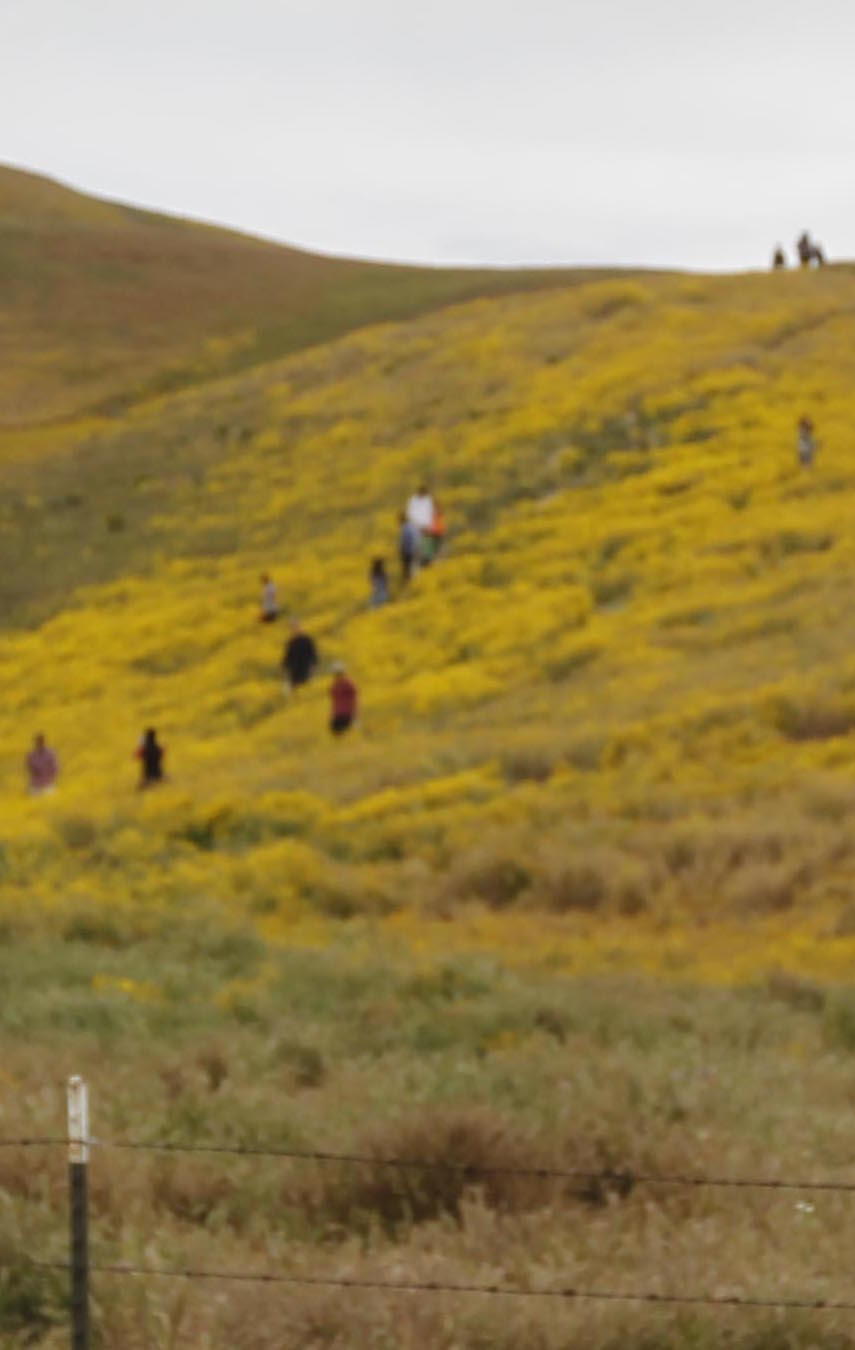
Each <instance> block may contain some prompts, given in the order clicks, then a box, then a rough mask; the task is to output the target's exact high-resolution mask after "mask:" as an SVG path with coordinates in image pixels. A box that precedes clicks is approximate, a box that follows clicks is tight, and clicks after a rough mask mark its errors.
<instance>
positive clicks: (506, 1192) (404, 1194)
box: [305, 1107, 544, 1233]
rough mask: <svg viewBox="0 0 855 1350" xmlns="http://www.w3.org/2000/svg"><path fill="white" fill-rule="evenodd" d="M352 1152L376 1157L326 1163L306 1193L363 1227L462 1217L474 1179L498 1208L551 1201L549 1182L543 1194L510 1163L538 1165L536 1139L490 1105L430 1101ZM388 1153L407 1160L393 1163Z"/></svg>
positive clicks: (325, 1213)
mask: <svg viewBox="0 0 855 1350" xmlns="http://www.w3.org/2000/svg"><path fill="white" fill-rule="evenodd" d="M349 1151H350V1150H349ZM352 1152H354V1153H355V1154H357V1155H358V1156H360V1157H361V1156H365V1157H368V1158H371V1159H375V1160H376V1161H375V1162H372V1163H369V1164H367V1165H366V1166H364V1167H361V1168H348V1169H346V1170H344V1171H342V1172H341V1174H335V1173H333V1174H332V1175H331V1174H330V1172H329V1171H327V1170H326V1169H325V1175H324V1177H323V1178H322V1179H321V1180H320V1181H319V1182H318V1184H317V1189H315V1190H314V1191H313V1192H312V1193H310V1195H309V1196H308V1197H305V1198H306V1199H308V1201H309V1203H310V1204H311V1205H312V1207H313V1208H314V1210H315V1213H316V1214H317V1215H318V1217H323V1218H325V1219H326V1220H327V1221H328V1222H333V1223H335V1224H337V1225H344V1226H345V1227H349V1228H357V1229H360V1228H363V1227H365V1226H366V1225H370V1223H371V1222H372V1221H373V1222H379V1223H380V1225H381V1226H382V1227H383V1228H384V1229H385V1230H386V1231H387V1232H389V1233H394V1232H395V1230H396V1229H398V1228H399V1227H400V1226H401V1225H402V1224H419V1223H425V1222H426V1221H428V1220H431V1219H436V1218H438V1217H439V1216H440V1215H443V1214H446V1215H448V1216H450V1217H451V1218H452V1219H454V1220H455V1221H456V1222H458V1223H459V1222H460V1221H461V1203H462V1201H463V1197H464V1195H465V1194H466V1192H467V1190H470V1189H471V1188H473V1187H477V1188H478V1190H479V1191H480V1192H481V1193H482V1194H483V1197H484V1200H485V1203H486V1204H487V1205H488V1207H489V1208H491V1209H498V1210H505V1211H509V1212H514V1211H519V1210H521V1209H530V1208H532V1207H536V1206H537V1205H538V1204H539V1203H543V1197H544V1189H543V1188H541V1189H540V1192H539V1197H538V1190H537V1187H536V1186H534V1187H533V1186H532V1180H533V1179H532V1178H525V1177H518V1176H512V1175H508V1174H507V1172H506V1171H505V1170H504V1169H509V1168H510V1169H513V1168H524V1167H526V1166H528V1165H530V1144H529V1143H528V1141H527V1140H526V1139H525V1138H524V1137H523V1136H522V1135H521V1134H520V1133H519V1131H518V1130H517V1129H514V1128H513V1127H511V1126H510V1125H509V1124H508V1123H507V1122H505V1121H504V1120H503V1119H501V1118H500V1117H498V1116H496V1115H494V1114H492V1113H491V1112H489V1111H487V1110H484V1109H480V1108H469V1109H467V1108H450V1107H449V1108H444V1109H443V1108H432V1109H425V1110H423V1111H422V1113H420V1114H419V1115H413V1116H410V1117H406V1118H403V1119H399V1120H392V1121H390V1122H388V1123H387V1124H386V1125H385V1126H383V1127H381V1128H380V1129H376V1130H374V1131H372V1132H371V1133H369V1134H367V1135H365V1136H364V1137H363V1138H361V1139H360V1140H358V1141H357V1142H356V1144H355V1145H354V1146H353V1149H352ZM384 1159H387V1160H389V1159H393V1160H395V1161H396V1162H397V1163H400V1164H401V1165H400V1166H398V1165H396V1166H386V1165H384V1164H383V1160H384ZM425 1164H427V1165H425ZM491 1169H495V1170H491Z"/></svg>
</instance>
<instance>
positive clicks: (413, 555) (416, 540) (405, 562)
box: [398, 511, 422, 583]
mask: <svg viewBox="0 0 855 1350" xmlns="http://www.w3.org/2000/svg"><path fill="white" fill-rule="evenodd" d="M421 546H422V537H421V534H420V533H419V531H418V529H417V528H416V526H415V525H414V524H413V522H412V521H411V520H410V519H409V517H408V516H407V513H406V511H402V512H401V529H400V533H399V535H398V547H399V549H400V553H401V579H402V581H404V582H405V583H406V582H408V581H409V580H410V578H411V577H412V576H413V575H414V573H415V572H416V569H417V568H418V563H419V554H420V553H421Z"/></svg>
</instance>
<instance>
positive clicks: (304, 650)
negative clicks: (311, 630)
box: [282, 619, 318, 689]
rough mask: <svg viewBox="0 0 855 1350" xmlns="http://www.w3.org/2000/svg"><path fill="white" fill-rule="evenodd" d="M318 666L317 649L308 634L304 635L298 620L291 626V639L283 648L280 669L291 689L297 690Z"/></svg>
mask: <svg viewBox="0 0 855 1350" xmlns="http://www.w3.org/2000/svg"><path fill="white" fill-rule="evenodd" d="M317 664H318V649H317V647H316V646H315V644H314V642H313V641H312V639H311V638H310V637H309V635H308V633H304V632H303V629H302V627H301V626H300V621H299V619H294V621H293V622H292V624H291V637H290V638H289V639H288V642H287V644H286V646H285V654H284V655H283V657H282V668H283V670H284V671H285V676H286V679H287V681H288V683H289V684H290V686H291V688H292V689H298V688H299V687H300V685H301V684H305V683H306V682H307V681H308V680H310V679H311V677H312V675H313V674H314V672H315V669H316V667H317Z"/></svg>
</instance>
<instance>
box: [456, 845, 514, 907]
mask: <svg viewBox="0 0 855 1350" xmlns="http://www.w3.org/2000/svg"><path fill="white" fill-rule="evenodd" d="M530 881H531V875H530V872H529V870H528V868H527V867H526V866H525V865H524V864H523V863H521V862H520V861H519V860H518V858H517V857H516V856H515V854H513V853H498V854H494V853H492V852H490V851H489V850H488V849H484V850H483V851H479V852H476V853H473V854H470V855H469V857H467V858H465V859H464V860H463V862H462V864H461V865H460V867H459V869H458V870H457V871H456V873H455V875H454V877H453V880H452V891H453V893H454V894H455V896H456V897H457V898H458V899H461V900H466V899H471V900H482V901H483V902H484V904H485V905H489V907H490V908H491V909H506V908H507V906H508V905H511V904H513V902H514V901H515V900H516V899H517V898H518V896H520V895H521V894H522V892H523V891H524V890H525V888H526V887H527V886H528V885H529V883H530Z"/></svg>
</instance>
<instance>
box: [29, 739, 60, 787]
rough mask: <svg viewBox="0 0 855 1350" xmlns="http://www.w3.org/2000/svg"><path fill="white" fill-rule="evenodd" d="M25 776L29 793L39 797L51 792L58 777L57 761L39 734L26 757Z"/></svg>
mask: <svg viewBox="0 0 855 1350" xmlns="http://www.w3.org/2000/svg"><path fill="white" fill-rule="evenodd" d="M27 774H28V776H29V780H30V792H31V793H32V794H33V796H34V797H39V796H41V794H42V793H43V792H52V791H53V789H54V788H55V787H56V780H57V777H58V775H59V761H58V759H57V757H56V754H55V752H54V751H53V750H51V748H50V746H49V745H48V744H47V742H46V741H45V738H44V736H43V735H42V733H41V732H39V734H38V735H37V736H36V739H35V740H34V742H33V748H32V750H31V751H30V753H29V754H28V755H27Z"/></svg>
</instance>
